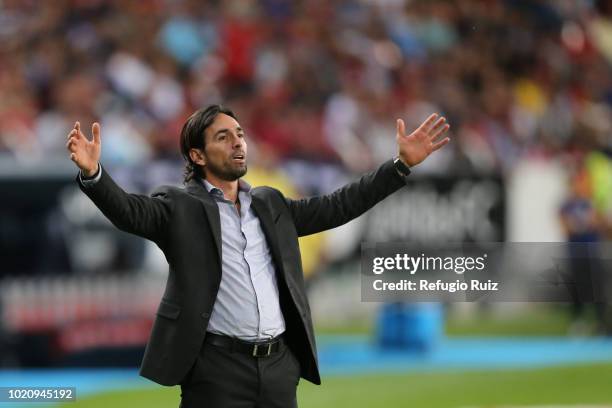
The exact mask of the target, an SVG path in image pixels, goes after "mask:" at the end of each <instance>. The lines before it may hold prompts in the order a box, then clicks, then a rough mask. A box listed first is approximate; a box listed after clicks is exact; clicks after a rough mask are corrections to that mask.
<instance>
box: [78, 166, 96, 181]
mask: <svg viewBox="0 0 612 408" xmlns="http://www.w3.org/2000/svg"><path fill="white" fill-rule="evenodd" d="M81 171H82V172H83V176H84V177H85V178H94V177H95V175H96V174H98V164H96V167H94V168H93V169H83V170H81Z"/></svg>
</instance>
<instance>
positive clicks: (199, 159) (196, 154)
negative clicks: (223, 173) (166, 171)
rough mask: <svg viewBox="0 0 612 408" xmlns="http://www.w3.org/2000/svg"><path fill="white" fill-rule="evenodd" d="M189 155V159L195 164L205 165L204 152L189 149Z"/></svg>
mask: <svg viewBox="0 0 612 408" xmlns="http://www.w3.org/2000/svg"><path fill="white" fill-rule="evenodd" d="M189 157H190V158H191V161H192V162H194V163H195V164H199V165H200V166H206V158H205V157H204V153H203V152H202V150H200V149H191V150H189Z"/></svg>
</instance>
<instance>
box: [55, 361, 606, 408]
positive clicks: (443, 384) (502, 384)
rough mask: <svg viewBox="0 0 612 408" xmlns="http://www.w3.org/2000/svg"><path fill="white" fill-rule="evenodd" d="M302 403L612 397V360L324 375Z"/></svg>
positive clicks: (134, 398)
mask: <svg viewBox="0 0 612 408" xmlns="http://www.w3.org/2000/svg"><path fill="white" fill-rule="evenodd" d="M179 395H180V390H179V388H178V387H173V388H164V387H161V386H160V387H159V388H152V389H150V390H134V391H124V392H109V393H105V394H100V395H95V396H91V397H87V398H80V399H79V400H78V401H77V402H76V403H66V404H64V405H60V407H61V408H85V407H87V408H108V407H113V408H124V407H125V408H134V407H147V408H162V407H164V408H165V407H178V405H179ZM298 399H299V406H300V408H311V407H312V408H325V407H330V408H345V407H346V408H358V407H384V408H387V407H388V408H393V407H432V408H435V407H468V406H469V407H487V408H491V407H498V406H500V407H501V406H507V405H522V406H525V405H553V404H559V405H561V404H563V405H575V404H611V403H612V364H601V365H581V366H571V367H555V368H546V369H537V370H513V371H507V370H503V371H501V370H500V371H469V372H445V373H440V372H429V373H421V374H415V373H411V374H402V375H369V376H354V377H327V378H325V377H324V378H323V385H322V386H314V385H312V384H310V383H307V382H301V383H300V385H299V387H298Z"/></svg>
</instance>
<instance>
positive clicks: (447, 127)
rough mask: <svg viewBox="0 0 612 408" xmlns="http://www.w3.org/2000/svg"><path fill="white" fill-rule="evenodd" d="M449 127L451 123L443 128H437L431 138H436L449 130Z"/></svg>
mask: <svg viewBox="0 0 612 408" xmlns="http://www.w3.org/2000/svg"><path fill="white" fill-rule="evenodd" d="M448 129H450V125H449V124H448V123H447V124H445V125H444V126H442V127H441V128H439V129H437V130H435V131H434V133H433V134H432V135H431V140H436V139H437V138H439V137H440V136H442V135H443V134H444V133H446V132H448Z"/></svg>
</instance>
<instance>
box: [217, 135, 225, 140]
mask: <svg viewBox="0 0 612 408" xmlns="http://www.w3.org/2000/svg"><path fill="white" fill-rule="evenodd" d="M225 139H226V137H225V135H220V136H219V138H218V140H225Z"/></svg>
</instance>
